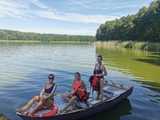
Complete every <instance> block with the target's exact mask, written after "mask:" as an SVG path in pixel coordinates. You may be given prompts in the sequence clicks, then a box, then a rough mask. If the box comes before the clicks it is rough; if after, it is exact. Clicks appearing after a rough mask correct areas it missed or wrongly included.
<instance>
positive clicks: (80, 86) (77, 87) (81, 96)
mask: <svg viewBox="0 0 160 120" xmlns="http://www.w3.org/2000/svg"><path fill="white" fill-rule="evenodd" d="M64 97H65V99H66V100H67V101H69V103H68V105H67V106H66V107H64V109H63V110H62V111H61V112H65V111H66V110H67V109H68V108H69V107H70V106H72V105H73V104H74V102H75V101H78V102H84V103H85V104H86V105H87V106H89V104H88V102H87V100H88V98H89V94H88V92H87V89H86V86H85V84H84V82H83V80H81V75H80V73H79V72H76V73H75V79H74V81H73V83H72V92H71V93H70V94H68V95H65V96H64Z"/></svg>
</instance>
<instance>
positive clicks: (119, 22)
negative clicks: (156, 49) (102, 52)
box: [96, 0, 160, 42]
mask: <svg viewBox="0 0 160 120" xmlns="http://www.w3.org/2000/svg"><path fill="white" fill-rule="evenodd" d="M96 39H97V40H102V41H105V40H133V41H147V42H160V0H154V1H153V2H152V3H151V4H150V6H149V7H143V8H142V9H140V10H139V12H138V13H137V14H135V15H128V16H126V17H122V18H120V19H116V20H113V21H107V22H105V23H104V24H102V25H100V27H99V28H98V30H97V34H96Z"/></svg>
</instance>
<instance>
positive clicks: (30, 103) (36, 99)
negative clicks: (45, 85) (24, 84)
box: [17, 96, 40, 113]
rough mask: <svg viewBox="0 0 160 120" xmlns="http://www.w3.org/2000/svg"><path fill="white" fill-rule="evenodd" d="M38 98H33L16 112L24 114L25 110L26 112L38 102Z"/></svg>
mask: <svg viewBox="0 0 160 120" xmlns="http://www.w3.org/2000/svg"><path fill="white" fill-rule="evenodd" d="M39 99H40V98H39V96H34V97H33V98H32V99H31V100H30V101H29V102H28V103H27V104H26V105H24V106H23V107H22V108H20V109H19V110H17V111H18V112H22V113H23V112H25V111H26V110H28V109H29V108H30V107H31V106H32V105H33V103H34V102H36V101H39Z"/></svg>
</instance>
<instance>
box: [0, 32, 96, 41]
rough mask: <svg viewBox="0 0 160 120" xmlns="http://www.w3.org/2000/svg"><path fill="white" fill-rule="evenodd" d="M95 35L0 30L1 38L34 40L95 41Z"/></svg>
mask: <svg viewBox="0 0 160 120" xmlns="http://www.w3.org/2000/svg"><path fill="white" fill-rule="evenodd" d="M94 39H95V38H94V37H93V36H80V35H58V34H40V33H31V32H29V33H27V32H19V31H11V30H0V40H3V41H5V40H6V41H7V40H26V41H27V40H33V41H35V40H36V41H43V42H47V41H93V40H94Z"/></svg>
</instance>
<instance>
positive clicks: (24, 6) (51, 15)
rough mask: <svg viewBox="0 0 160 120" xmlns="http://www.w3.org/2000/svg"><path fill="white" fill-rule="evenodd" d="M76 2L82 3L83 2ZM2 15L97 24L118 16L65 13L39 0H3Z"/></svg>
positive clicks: (0, 15)
mask: <svg viewBox="0 0 160 120" xmlns="http://www.w3.org/2000/svg"><path fill="white" fill-rule="evenodd" d="M76 3H77V4H82V3H81V2H76ZM31 5H34V6H36V7H38V8H39V9H33V8H32V9H31ZM84 5H85V4H83V6H84ZM86 5H87V4H86ZM86 7H87V6H86ZM0 17H17V18H23V19H25V18H28V17H41V18H44V19H51V20H60V21H68V22H78V23H96V24H99V23H103V22H104V21H106V20H113V19H115V18H117V16H104V15H85V14H80V13H65V12H61V11H57V10H55V9H54V8H49V7H48V6H46V5H45V4H43V3H42V2H40V1H39V0H1V1H0Z"/></svg>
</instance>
